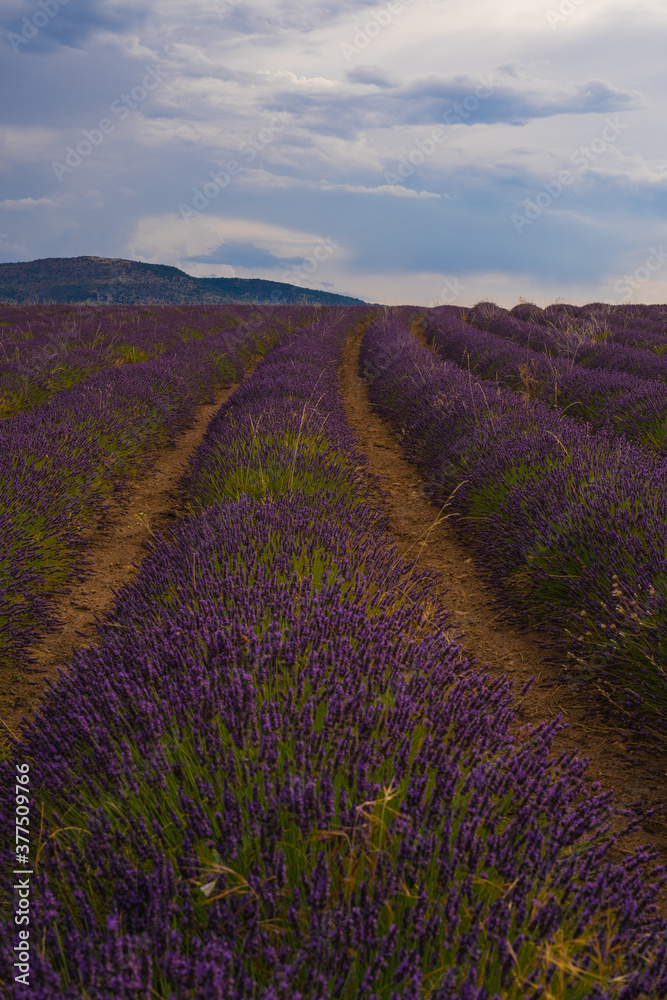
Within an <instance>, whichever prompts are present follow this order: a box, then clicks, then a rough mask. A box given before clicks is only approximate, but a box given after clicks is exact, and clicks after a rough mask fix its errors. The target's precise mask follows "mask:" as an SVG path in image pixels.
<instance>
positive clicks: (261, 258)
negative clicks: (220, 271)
mask: <svg viewBox="0 0 667 1000" xmlns="http://www.w3.org/2000/svg"><path fill="white" fill-rule="evenodd" d="M184 259H185V260H187V261H188V262H189V263H191V264H229V265H231V267H246V268H253V267H264V268H269V267H285V266H287V265H293V264H297V265H299V264H303V263H305V260H306V258H305V257H276V256H275V255H274V254H272V253H269V251H268V250H263V249H262V248H261V247H256V246H255V245H254V244H253V243H241V242H239V241H238V240H227V241H226V242H225V243H222V244H221V245H220V246H219V247H217V248H216V249H215V250H213V251H211V253H207V254H200V255H199V256H196V257H186V258H184Z"/></svg>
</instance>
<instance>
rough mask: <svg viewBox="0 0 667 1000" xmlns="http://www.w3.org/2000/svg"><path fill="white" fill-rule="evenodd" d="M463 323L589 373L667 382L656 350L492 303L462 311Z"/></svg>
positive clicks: (666, 360)
mask: <svg viewBox="0 0 667 1000" xmlns="http://www.w3.org/2000/svg"><path fill="white" fill-rule="evenodd" d="M461 319H464V320H465V321H466V322H467V323H470V324H472V326H476V327H478V328H479V329H480V330H487V331H488V332H489V333H495V334H496V335H497V336H499V337H505V338H507V339H508V340H514V341H516V343H517V344H520V345H521V346H522V347H530V348H532V349H533V350H535V351H541V352H543V353H545V354H549V355H551V356H554V357H566V358H569V359H570V360H571V361H573V362H576V363H577V364H578V365H583V366H584V367H585V368H588V369H596V368H601V369H604V370H609V371H617V372H626V373H627V374H628V375H635V376H637V377H638V378H643V379H654V380H656V381H658V382H667V355H662V354H659V353H658V352H657V351H656V350H648V349H646V348H640V347H632V346H628V344H627V343H614V342H613V341H612V340H609V339H607V340H594V339H592V338H591V337H589V336H584V335H582V334H581V333H578V332H577V331H576V330H573V329H571V328H568V327H567V326H566V327H565V329H560V328H557V327H552V326H544V325H542V324H540V323H535V322H525V321H524V320H520V319H517V318H515V317H514V316H512V315H511V313H509V312H508V311H507V310H506V309H501V308H500V307H499V306H496V305H494V304H493V303H491V302H480V303H478V304H477V305H476V306H473V308H472V309H466V310H462V311H461ZM662 343H667V338H663V340H662Z"/></svg>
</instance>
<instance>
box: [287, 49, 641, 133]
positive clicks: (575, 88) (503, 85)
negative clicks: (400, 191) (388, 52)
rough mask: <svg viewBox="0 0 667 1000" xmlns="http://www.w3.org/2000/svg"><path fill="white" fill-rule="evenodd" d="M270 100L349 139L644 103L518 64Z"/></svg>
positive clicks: (599, 83) (520, 121)
mask: <svg viewBox="0 0 667 1000" xmlns="http://www.w3.org/2000/svg"><path fill="white" fill-rule="evenodd" d="M351 75H352V76H354V74H351ZM363 75H364V74H362V76H363ZM356 82H360V83H364V84H365V83H367V82H368V80H367V79H365V80H362V81H357V78H356V77H355V79H354V80H353V83H356ZM274 100H275V102H276V103H275V106H276V107H277V106H278V104H280V106H281V107H283V106H285V107H288V108H289V110H290V112H291V114H293V115H294V116H295V118H296V120H297V122H298V123H299V124H301V125H302V126H305V127H308V128H309V129H311V130H312V131H314V132H322V133H324V134H334V135H341V136H347V137H351V136H354V135H356V134H357V133H359V132H361V131H363V130H368V129H378V128H395V127H397V126H401V125H432V124H437V123H444V124H464V125H480V124H486V125H491V124H493V125H495V124H498V123H507V124H510V125H525V124H526V123H527V122H529V121H531V120H533V119H536V118H550V117H554V116H556V115H565V114H573V115H584V114H600V113H603V112H607V113H608V112H611V111H619V110H626V109H630V108H638V107H641V106H642V95H641V93H640V92H639V91H637V90H634V89H628V88H623V87H616V86H614V85H613V84H612V83H610V82H609V81H606V80H601V79H589V80H585V81H583V82H580V83H568V84H562V83H559V82H557V81H555V80H548V79H544V78H541V77H537V76H534V75H532V74H531V72H530V70H529V69H528V68H526V67H524V66H521V65H520V64H518V63H513V64H511V65H509V66H508V65H504V66H501V67H498V68H497V69H495V70H491V71H489V72H488V73H483V74H480V75H479V76H475V75H473V74H468V73H463V74H455V75H447V76H445V75H443V74H440V73H433V74H431V75H429V76H425V77H419V78H416V79H414V80H412V81H410V82H408V83H404V84H401V85H391V84H389V82H388V81H387V82H386V83H385V84H384V86H383V90H382V93H368V92H366V91H365V92H363V93H360V92H352V90H351V88H350V87H344V86H343V85H339V86H338V87H337V88H336V89H335V90H331V91H329V92H327V93H321V92H320V90H319V88H311V89H310V90H307V89H306V87H304V86H303V85H300V86H299V88H298V89H296V88H293V89H291V90H285V89H283V90H282V91H280V92H279V93H277V94H276V95H275V98H274Z"/></svg>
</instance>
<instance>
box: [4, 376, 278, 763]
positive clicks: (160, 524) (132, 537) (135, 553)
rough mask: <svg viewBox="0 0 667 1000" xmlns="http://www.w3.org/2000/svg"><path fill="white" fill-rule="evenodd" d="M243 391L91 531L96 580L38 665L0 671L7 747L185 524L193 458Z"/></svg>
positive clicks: (219, 397)
mask: <svg viewBox="0 0 667 1000" xmlns="http://www.w3.org/2000/svg"><path fill="white" fill-rule="evenodd" d="M257 361H258V358H253V359H252V361H251V362H250V364H249V365H248V367H247V368H246V371H245V376H247V375H249V374H250V373H251V371H252V370H253V369H254V368H255V366H256V364H257ZM245 376H244V377H245ZM237 385H238V383H234V384H233V385H231V386H229V387H228V388H226V389H219V390H217V391H216V393H215V398H214V402H213V403H211V404H209V405H205V406H201V407H200V408H199V410H198V411H197V414H196V417H195V420H194V422H193V424H192V427H190V429H189V430H187V431H185V432H184V433H183V434H181V435H180V436H179V437H178V439H177V440H176V443H175V445H173V446H172V447H170V448H167V449H165V451H163V452H161V453H160V454H159V455H158V456H157V459H156V460H155V463H154V465H153V467H152V469H151V470H150V471H149V472H148V473H147V474H146V475H145V476H142V477H141V478H140V479H138V480H136V481H134V482H133V483H131V484H130V489H129V503H128V502H123V503H122V504H119V506H118V509H117V510H116V512H115V513H113V514H112V515H110V516H109V517H107V518H106V519H105V522H104V523H103V524H102V525H100V526H98V527H97V528H96V529H95V530H93V531H92V532H91V534H90V544H89V548H88V549H87V550H86V558H87V559H89V560H90V563H91V565H90V568H91V570H92V574H91V575H90V576H89V577H88V579H86V580H85V582H83V583H80V584H77V583H75V584H73V585H72V587H71V592H70V593H69V594H68V595H67V596H66V597H65V598H63V600H62V601H61V602H60V604H59V605H58V606H57V607H56V609H55V613H56V615H57V617H58V618H60V619H61V620H62V621H63V622H64V627H63V628H61V629H60V630H59V631H57V632H53V633H51V634H49V635H47V636H46V637H45V638H44V639H43V640H42V641H41V642H40V643H39V645H38V646H35V647H34V648H33V650H32V651H31V652H32V653H33V655H34V656H35V657H36V659H37V660H38V662H37V663H36V664H35V666H34V667H30V668H28V669H27V670H25V669H22V670H20V671H19V670H16V671H12V670H11V669H10V670H2V671H0V720H2V725H0V730H1V732H0V746H3V745H6V743H7V742H8V741H9V738H10V737H9V734H10V733H11V734H12V735H14V736H17V735H19V733H18V730H19V726H20V722H21V718H22V717H26V718H27V719H30V718H32V715H33V713H34V710H35V708H36V707H37V706H38V704H39V702H40V701H41V698H42V694H43V691H44V687H45V685H46V682H47V681H51V682H54V681H55V680H56V679H57V677H58V673H59V671H60V670H61V669H62V668H64V667H66V665H67V663H68V662H69V661H70V659H71V656H72V648H73V647H74V648H75V649H80V648H82V647H83V646H84V645H86V644H87V643H88V642H89V641H90V640H91V639H92V638H93V636H94V634H95V616H96V615H98V616H99V617H102V616H103V615H105V614H106V613H107V612H109V611H110V610H111V608H112V605H113V601H114V594H113V591H114V590H118V588H119V587H120V586H121V585H122V584H123V583H128V582H130V581H131V580H134V578H135V577H136V575H137V571H138V566H139V565H140V564H141V561H142V559H143V558H144V556H145V555H146V549H145V548H144V542H146V541H147V540H148V539H149V538H150V536H151V534H152V533H153V532H155V531H160V532H161V533H162V534H168V533H169V531H170V530H171V529H172V528H173V527H174V525H176V524H177V523H178V521H179V520H180V518H181V516H182V515H181V509H180V503H179V500H178V496H177V494H176V493H175V490H176V487H177V485H178V482H179V480H180V478H181V476H182V475H183V473H184V471H185V467H186V464H187V460H188V458H189V457H190V455H191V454H192V453H193V452H194V450H195V448H197V446H198V445H199V444H200V442H201V440H202V438H203V437H204V433H205V432H206V428H207V427H208V425H209V422H210V420H211V417H212V416H213V414H214V413H215V412H216V411H217V410H218V409H219V408H220V406H222V404H223V403H224V402H225V401H226V400H227V399H228V398H229V396H230V395H231V393H232V392H233V391H234V389H235V388H236V387H237ZM81 633H84V635H82V634H81Z"/></svg>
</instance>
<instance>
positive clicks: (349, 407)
mask: <svg viewBox="0 0 667 1000" xmlns="http://www.w3.org/2000/svg"><path fill="white" fill-rule="evenodd" d="M362 335H363V334H362V333H361V332H360V331H359V330H357V331H356V332H355V333H354V334H351V335H350V336H349V338H348V342H347V345H346V350H345V356H344V359H343V365H342V370H341V386H342V394H343V399H344V403H345V411H346V415H347V420H348V423H349V425H350V427H351V429H352V431H353V432H354V434H355V436H356V438H357V440H358V442H359V447H360V449H361V451H363V452H364V453H365V454H366V455H367V456H368V458H369V460H370V471H371V472H372V473H374V474H375V475H379V476H381V477H383V479H384V490H385V491H386V498H387V500H388V514H389V517H390V521H391V525H392V531H393V536H394V539H395V541H396V544H397V546H398V549H399V552H400V553H401V555H404V556H407V557H409V558H411V559H414V558H415V557H418V559H419V565H420V566H423V567H425V568H429V569H434V570H436V571H437V572H438V574H439V576H440V582H439V590H440V595H441V599H442V603H443V605H444V606H445V607H447V608H448V609H449V610H450V611H452V612H453V615H454V619H453V620H454V625H455V628H454V629H453V632H452V635H453V637H454V636H455V637H456V638H457V640H458V641H460V642H461V643H462V644H463V647H464V651H465V652H466V654H467V655H468V656H469V657H470V658H475V659H476V661H477V663H478V664H479V665H480V666H482V667H487V668H488V670H489V671H490V673H491V674H492V675H493V676H498V675H500V674H505V675H507V676H508V677H510V678H511V679H512V680H513V691H514V693H515V696H516V695H518V693H519V692H520V691H521V688H522V686H523V685H524V684H525V683H526V681H528V680H529V679H530V678H531V677H532V676H533V675H534V676H535V678H536V679H535V682H534V683H533V685H532V687H531V689H530V690H529V691H528V693H527V694H526V696H525V698H524V699H523V700H522V707H521V710H520V712H519V716H518V719H517V722H516V723H515V726H514V729H516V728H518V727H519V726H521V725H525V724H526V723H531V724H533V725H534V724H537V723H540V722H543V721H550V720H552V719H553V718H554V716H555V715H557V714H558V713H559V712H561V713H562V714H563V721H564V722H566V723H567V724H568V728H567V729H565V730H563V731H562V732H561V733H560V734H558V735H557V737H556V739H555V741H554V747H553V752H554V753H555V754H560V753H561V752H563V751H573V750H576V751H579V752H580V753H581V754H582V755H583V756H586V757H588V758H589V760H590V764H589V767H588V770H587V775H586V780H587V783H588V785H589V787H590V785H591V784H592V783H593V782H599V783H600V785H601V789H599V791H607V790H609V789H613V791H614V793H615V798H616V802H617V804H618V805H620V806H623V807H629V806H631V805H633V804H635V803H638V802H639V803H641V805H642V806H657V807H661V806H662V807H663V808H664V803H665V802H666V801H667V757H652V758H651V760H650V762H649V763H650V767H651V768H652V769H653V772H658V773H657V774H656V773H652V772H651V771H649V770H648V766H649V764H648V763H647V764H640V763H637V762H635V761H632V762H631V754H630V751H629V750H628V743H630V744H631V742H632V738H631V734H628V733H623V732H621V731H619V730H618V729H617V728H616V727H614V726H613V725H610V724H609V723H608V722H607V721H606V720H605V719H604V718H603V717H602V716H601V715H600V713H599V712H595V711H593V709H591V707H590V706H588V705H585V704H584V703H583V698H582V696H581V695H577V693H576V690H574V689H573V688H572V687H571V686H569V685H567V684H565V683H564V681H563V675H562V673H561V671H560V669H559V666H558V664H557V663H551V662H547V661H546V660H545V657H546V656H547V655H548V650H545V648H544V647H543V646H540V645H539V643H540V642H542V643H544V636H543V635H541V634H540V635H538V634H537V633H532V634H531V633H526V632H521V631H519V629H518V628H516V627H514V626H513V625H512V624H509V623H507V622H506V621H504V620H503V616H502V615H500V616H499V615H498V614H497V611H496V610H495V609H494V608H493V607H492V597H493V595H492V594H491V592H490V590H489V589H488V587H487V586H486V585H485V584H484V582H483V580H482V577H481V576H480V574H479V573H478V571H477V569H476V568H475V564H474V561H473V555H472V551H471V550H470V549H469V548H467V547H466V544H465V543H464V542H462V541H461V540H460V539H459V538H458V537H457V536H456V534H455V532H454V530H453V528H452V527H451V526H450V524H449V523H448V520H447V512H446V510H445V511H441V510H439V509H438V507H436V506H435V505H434V504H432V503H431V502H430V501H429V500H428V499H427V497H426V494H425V492H424V483H423V480H422V478H421V476H420V474H419V472H418V471H417V469H416V468H415V467H414V466H413V465H411V464H410V463H408V462H406V461H405V459H404V458H403V456H402V450H401V446H400V444H399V442H398V440H397V438H396V436H395V434H394V432H393V430H392V428H391V425H390V424H389V423H388V422H387V421H385V420H383V419H382V418H381V417H379V416H378V415H377V413H375V412H374V410H373V409H372V407H371V404H370V403H369V401H368V395H367V392H366V387H365V385H364V382H363V380H362V379H361V378H360V376H359V348H360V345H361V338H362ZM623 825H624V823H623V821H622V820H620V819H619V820H618V821H616V823H615V829H621V828H622V826H623ZM639 846H642V847H654V848H657V850H658V851H659V856H658V857H657V858H656V864H661V865H666V866H667V817H666V814H665V813H663V812H658V813H657V814H656V815H654V816H653V817H652V818H650V819H648V820H645V821H644V822H643V824H642V826H641V827H640V828H639V829H638V830H636V831H635V832H634V833H632V834H628V835H627V836H624V837H623V838H621V839H620V840H619V841H618V843H617V845H616V847H615V848H614V849H613V851H612V853H611V856H612V857H614V858H615V859H616V860H620V859H621V858H622V857H623V856H624V855H625V854H627V853H632V852H633V851H634V850H635V848H636V847H639ZM658 910H659V912H660V914H661V915H662V916H666V917H667V887H666V888H665V889H664V890H663V892H662V894H661V896H660V900H659V904H658Z"/></svg>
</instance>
